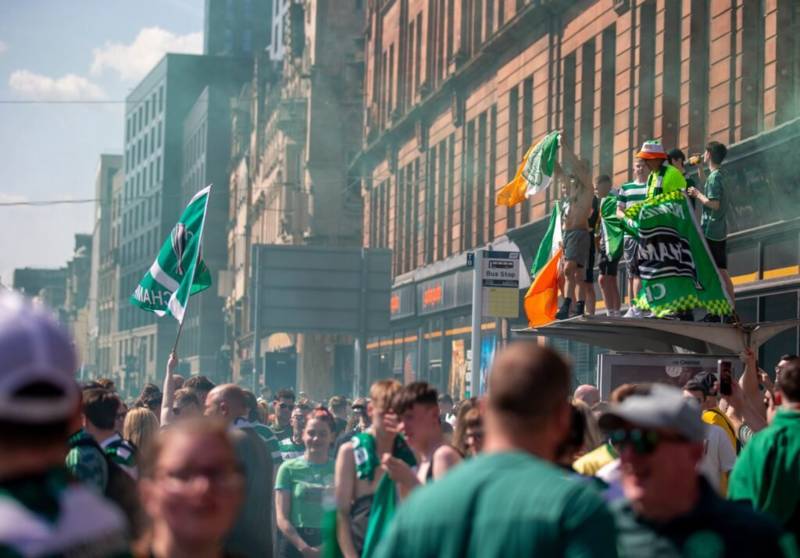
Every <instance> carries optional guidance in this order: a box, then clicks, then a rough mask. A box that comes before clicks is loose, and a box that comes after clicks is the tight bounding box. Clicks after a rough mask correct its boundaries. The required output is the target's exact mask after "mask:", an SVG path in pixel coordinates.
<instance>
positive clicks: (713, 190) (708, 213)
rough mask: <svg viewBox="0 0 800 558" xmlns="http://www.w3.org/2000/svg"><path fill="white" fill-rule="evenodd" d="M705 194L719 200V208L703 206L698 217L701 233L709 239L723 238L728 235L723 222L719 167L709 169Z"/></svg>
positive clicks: (723, 195) (723, 191) (723, 209)
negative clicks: (699, 217) (701, 213)
mask: <svg viewBox="0 0 800 558" xmlns="http://www.w3.org/2000/svg"><path fill="white" fill-rule="evenodd" d="M705 194H706V197H707V198H708V199H710V200H717V201H719V209H716V210H715V209H711V208H710V207H707V206H705V205H704V206H703V216H702V217H701V219H700V226H701V227H703V234H705V235H706V238H708V239H710V240H725V237H726V236H728V227H727V226H726V224H725V213H726V211H725V188H724V187H723V181H722V175H720V173H719V169H715V170H713V171H711V173H710V174H709V175H708V178H706V186H705Z"/></svg>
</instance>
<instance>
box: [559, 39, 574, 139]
mask: <svg viewBox="0 0 800 558" xmlns="http://www.w3.org/2000/svg"><path fill="white" fill-rule="evenodd" d="M575 66H576V61H575V53H574V52H573V53H572V54H569V55H568V56H567V57H566V58H564V110H563V111H562V116H561V122H562V125H561V129H562V130H563V138H564V143H565V144H566V145H569V146H574V145H575V87H576V77H575V72H576V67H575Z"/></svg>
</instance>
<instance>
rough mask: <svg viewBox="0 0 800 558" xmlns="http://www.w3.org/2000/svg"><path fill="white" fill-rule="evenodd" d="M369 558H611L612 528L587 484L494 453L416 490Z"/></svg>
mask: <svg viewBox="0 0 800 558" xmlns="http://www.w3.org/2000/svg"><path fill="white" fill-rule="evenodd" d="M374 556H375V557H376V558H404V557H408V558H411V557H434V556H435V557H439V558H456V557H461V556H470V557H480V558H499V557H504V558H505V557H508V556H559V557H564V558H577V557H581V558H584V557H597V558H605V557H615V556H617V546H616V530H615V527H614V521H613V519H612V517H611V514H610V513H609V511H608V510H607V509H606V506H605V504H604V503H603V501H602V499H601V498H600V496H599V495H598V493H597V492H596V491H595V490H594V489H593V488H592V487H591V486H590V485H588V484H587V483H585V482H581V481H580V480H577V479H573V478H569V472H566V471H563V470H561V469H558V468H556V467H555V466H553V465H551V464H549V463H547V462H545V461H542V460H540V459H537V458H535V457H533V456H531V455H529V454H526V453H522V452H508V453H492V454H483V455H479V456H477V457H475V458H473V459H470V460H468V461H466V462H464V463H462V464H460V465H458V466H457V467H456V468H454V469H452V470H451V471H450V472H448V474H447V475H446V476H445V477H444V478H442V479H441V480H438V481H436V482H435V483H432V484H429V485H426V486H423V487H420V488H417V489H415V490H414V492H413V493H412V494H411V496H410V498H409V499H408V500H407V501H406V502H405V503H404V504H403V505H402V506H400V508H399V511H398V513H397V515H396V516H395V518H394V521H393V523H392V526H391V527H390V529H389V532H388V533H387V534H386V536H385V537H384V538H383V539H382V541H381V544H380V546H379V547H378V550H377V552H376V553H375V555H374Z"/></svg>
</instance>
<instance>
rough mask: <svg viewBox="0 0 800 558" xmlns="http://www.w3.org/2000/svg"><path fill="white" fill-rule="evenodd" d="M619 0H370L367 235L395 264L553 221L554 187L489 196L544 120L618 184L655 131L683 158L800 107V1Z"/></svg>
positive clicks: (418, 261) (406, 266)
mask: <svg viewBox="0 0 800 558" xmlns="http://www.w3.org/2000/svg"><path fill="white" fill-rule="evenodd" d="M545 4H546V5H545ZM619 4H620V2H616V1H613V0H596V1H590V0H584V1H579V2H541V1H537V0H528V1H526V2H522V1H520V2H517V1H516V0H505V1H501V0H391V1H386V0H384V1H383V2H381V1H376V2H374V3H373V5H372V8H371V11H369V13H368V16H367V20H368V33H367V40H366V41H365V45H366V47H365V48H366V75H367V76H368V78H367V79H368V80H369V81H370V83H368V84H367V85H366V87H365V107H366V115H365V126H366V129H365V134H364V138H365V143H364V146H363V150H362V152H361V154H360V157H359V161H360V165H361V169H362V175H363V176H364V177H365V178H364V180H363V192H364V197H365V208H366V209H365V213H364V215H365V217H364V218H365V223H364V231H365V236H364V241H365V244H366V245H368V246H386V247H389V248H392V249H393V250H395V255H394V272H395V274H402V273H406V272H408V271H411V270H413V269H415V268H417V267H420V266H422V265H425V264H426V263H431V262H435V261H438V260H442V259H444V258H446V257H448V256H450V255H453V254H457V253H459V252H462V251H464V250H468V249H471V248H474V247H476V246H480V245H483V244H485V243H487V242H490V241H491V240H492V239H493V238H496V237H497V236H498V235H502V234H503V233H504V232H505V231H506V230H507V229H508V228H510V227H515V226H520V225H522V224H524V223H527V222H530V221H532V220H537V219H540V218H543V217H545V216H546V215H547V214H548V213H549V211H550V200H551V199H553V198H554V197H555V192H541V193H540V194H539V195H537V196H536V197H535V198H533V199H531V200H528V201H526V202H525V203H523V204H520V205H519V206H517V207H515V208H512V209H507V208H505V207H496V206H495V204H494V199H493V198H494V193H495V192H496V191H497V190H498V189H499V188H501V187H502V186H503V185H504V184H505V183H506V182H507V181H508V180H509V179H510V178H511V177H512V176H513V174H514V172H515V171H516V168H517V166H518V165H519V161H520V158H521V156H522V154H523V153H524V151H525V150H526V149H527V148H528V147H529V146H530V144H531V142H534V141H537V140H538V139H539V138H541V137H542V136H543V135H544V134H545V133H547V131H549V130H552V129H556V128H560V129H561V130H562V131H563V132H564V138H565V141H566V142H567V143H569V145H570V146H571V148H572V149H573V151H574V152H575V153H576V154H578V155H579V156H581V157H583V158H585V159H588V160H589V161H590V162H591V166H592V172H593V174H594V175H597V174H600V173H608V174H610V175H611V176H612V177H613V179H614V182H615V183H621V182H623V181H626V180H628V179H629V178H630V166H631V163H632V156H633V152H634V150H635V149H636V148H637V147H638V146H639V145H640V144H641V142H642V141H643V140H645V139H649V138H651V137H655V138H661V139H662V140H663V141H664V143H665V145H666V146H667V147H668V148H672V147H675V146H677V147H680V148H681V149H683V150H684V151H685V152H687V154H688V153H694V152H699V151H701V150H702V149H703V146H704V145H705V143H706V142H707V141H709V140H711V139H717V140H719V141H722V142H725V143H734V142H737V141H740V140H742V139H745V138H747V137H749V136H751V135H753V134H756V133H759V132H761V131H764V130H769V129H770V128H773V127H775V126H777V125H779V124H781V123H783V122H785V121H787V120H790V119H792V118H795V117H797V116H798V115H800V113H799V112H798V100H799V99H800V54H799V51H800V39H797V38H795V37H796V36H797V37H800V5H798V3H797V2H796V1H794V0H754V1H750V0H632V1H631V2H630V6H631V7H629V9H627V10H621V13H617V11H615V6H617V5H619ZM476 14H480V17H476ZM420 29H421V32H420V31H419V30H420ZM403 37H405V38H406V40H405V41H404V40H403ZM448 52H452V56H448ZM417 72H418V73H419V78H417V77H416V76H417ZM369 76H378V77H377V78H376V79H371V80H370V78H369ZM390 87H391V91H390V90H389V88H390ZM371 107H378V108H377V109H376V108H371ZM431 236H432V237H433V238H430V237H431Z"/></svg>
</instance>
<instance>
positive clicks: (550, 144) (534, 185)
mask: <svg viewBox="0 0 800 558" xmlns="http://www.w3.org/2000/svg"><path fill="white" fill-rule="evenodd" d="M560 139H561V132H550V133H549V134H547V135H546V136H545V137H544V138H543V139H542V140H541V141H540V142H539V143H537V144H536V145H535V146H534V147H533V149H532V150H531V151H529V152H528V154H527V155H526V161H525V167H524V168H523V170H522V178H524V179H525V183H526V188H525V196H526V197H528V198H530V197H532V196H534V195H535V194H536V193H537V192H541V191H542V190H544V189H545V188H547V186H548V185H549V184H550V180H551V179H552V178H553V171H554V169H555V165H556V161H557V160H558V145H559V141H560Z"/></svg>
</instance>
